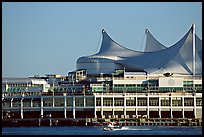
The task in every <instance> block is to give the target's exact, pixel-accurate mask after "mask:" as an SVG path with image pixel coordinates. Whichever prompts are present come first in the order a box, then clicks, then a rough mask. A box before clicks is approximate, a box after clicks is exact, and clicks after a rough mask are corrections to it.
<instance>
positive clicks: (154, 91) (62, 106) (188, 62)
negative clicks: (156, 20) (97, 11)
mask: <svg viewBox="0 0 204 137" xmlns="http://www.w3.org/2000/svg"><path fill="white" fill-rule="evenodd" d="M145 33H146V46H145V50H144V51H135V50H131V49H127V48H125V47H123V46H121V45H120V44H118V43H117V42H115V41H114V40H113V39H112V38H111V37H110V36H109V35H108V34H107V32H106V31H105V30H104V29H103V30H102V42H101V47H100V50H99V52H98V53H96V54H93V55H90V56H83V57H79V58H78V60H77V63H76V70H74V71H72V72H69V73H68V75H67V76H60V75H46V76H45V77H40V76H34V77H28V78H2V119H12V118H16V119H17V118H19V119H25V118H39V117H41V118H43V117H48V116H52V117H53V118H74V119H75V118H135V117H147V118H202V40H201V39H200V38H199V37H198V36H197V35H196V33H195V25H194V24H193V25H192V27H191V28H190V29H189V31H188V32H187V33H186V34H185V35H184V36H183V37H182V38H181V40H179V41H178V42H177V43H176V44H174V45H173V46H170V47H167V46H164V45H163V44H161V43H160V42H159V41H158V40H156V39H155V38H154V37H153V35H152V34H151V33H150V31H149V30H146V31H145Z"/></svg>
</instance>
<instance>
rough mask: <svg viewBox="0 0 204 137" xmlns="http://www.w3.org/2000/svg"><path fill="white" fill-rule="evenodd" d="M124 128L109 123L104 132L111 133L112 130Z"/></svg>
mask: <svg viewBox="0 0 204 137" xmlns="http://www.w3.org/2000/svg"><path fill="white" fill-rule="evenodd" d="M121 128H122V126H119V125H114V123H112V122H109V123H108V125H107V126H106V127H104V128H103V130H104V131H110V130H115V129H121Z"/></svg>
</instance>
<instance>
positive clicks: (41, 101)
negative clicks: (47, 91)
mask: <svg viewBox="0 0 204 137" xmlns="http://www.w3.org/2000/svg"><path fill="white" fill-rule="evenodd" d="M40 105H41V107H40V115H41V116H43V98H42V97H41V100H40Z"/></svg>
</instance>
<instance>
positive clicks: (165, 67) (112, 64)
mask: <svg viewBox="0 0 204 137" xmlns="http://www.w3.org/2000/svg"><path fill="white" fill-rule="evenodd" d="M146 33H147V38H146V41H147V42H146V47H145V51H144V52H140V51H134V50H131V49H127V48H125V47H123V46H121V45H119V44H118V43H116V42H115V41H114V40H112V39H111V38H110V36H109V35H108V34H107V33H106V31H105V30H102V34H103V37H102V43H101V47H100V50H99V52H98V53H96V54H94V55H90V56H85V57H80V58H79V59H78V60H77V69H86V70H87V72H88V73H92V74H96V73H108V74H111V73H112V72H114V71H115V70H116V69H123V68H125V70H126V71H144V72H147V73H149V74H150V73H164V72H171V73H179V74H190V75H191V74H192V73H193V27H192V28H191V29H190V30H189V31H188V32H187V33H186V35H185V36H184V37H183V38H182V39H181V40H180V41H178V42H177V43H176V44H174V45H173V46H171V47H169V48H167V47H166V46H164V45H163V44H161V43H160V42H159V41H158V40H156V39H155V38H154V37H153V36H152V35H151V33H150V32H149V31H146ZM195 42H196V44H195V47H196V48H195V74H199V75H200V74H202V40H200V39H199V37H197V36H196V35H195Z"/></svg>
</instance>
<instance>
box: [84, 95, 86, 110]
mask: <svg viewBox="0 0 204 137" xmlns="http://www.w3.org/2000/svg"><path fill="white" fill-rule="evenodd" d="M85 106H86V96H85V95H84V107H85Z"/></svg>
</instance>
